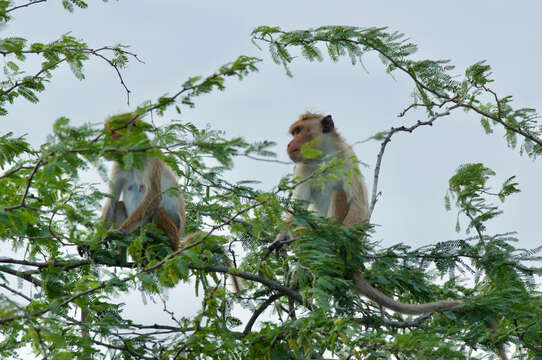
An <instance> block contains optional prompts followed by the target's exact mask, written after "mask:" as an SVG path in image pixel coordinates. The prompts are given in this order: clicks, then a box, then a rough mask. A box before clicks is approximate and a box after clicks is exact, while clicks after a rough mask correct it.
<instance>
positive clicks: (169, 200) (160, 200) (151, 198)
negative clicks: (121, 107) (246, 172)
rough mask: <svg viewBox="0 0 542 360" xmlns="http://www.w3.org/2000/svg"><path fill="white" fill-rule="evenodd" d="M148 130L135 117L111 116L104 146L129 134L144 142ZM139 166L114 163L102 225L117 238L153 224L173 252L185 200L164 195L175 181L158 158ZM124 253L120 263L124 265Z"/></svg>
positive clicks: (182, 223) (180, 230)
mask: <svg viewBox="0 0 542 360" xmlns="http://www.w3.org/2000/svg"><path fill="white" fill-rule="evenodd" d="M148 126H149V125H148V124H146V123H144V122H143V121H142V120H141V119H139V117H138V116H137V115H136V114H134V113H127V114H120V115H116V116H111V117H109V118H108V119H107V120H106V122H105V131H106V143H111V144H112V145H115V143H116V142H118V141H119V140H120V139H121V138H122V137H123V136H125V135H127V134H128V133H130V137H134V139H135V140H138V139H139V140H141V139H146V135H145V134H144V130H145V128H148ZM113 160H115V159H113ZM142 163H143V164H142V166H141V167H135V166H134V167H131V168H129V169H125V168H123V166H122V165H121V164H120V163H119V162H118V161H116V160H115V161H114V163H113V168H112V170H111V175H110V179H109V183H110V192H111V198H109V199H107V201H106V204H105V206H104V208H103V211H102V219H103V220H102V221H103V222H104V224H105V225H106V226H107V225H110V226H112V227H113V229H114V231H115V232H117V233H119V234H129V233H131V232H133V231H134V230H136V229H137V228H138V227H140V226H141V225H143V224H146V223H149V222H152V223H154V224H155V225H156V227H157V228H159V229H161V230H163V231H164V233H165V234H166V235H167V237H168V239H169V245H170V247H171V249H172V250H173V251H176V250H178V249H179V237H180V236H181V235H182V234H183V232H184V228H185V203H184V197H183V195H182V193H180V192H178V191H177V192H175V193H172V192H167V193H165V191H166V190H167V189H169V188H175V187H177V178H176V176H175V174H174V173H173V171H172V170H171V168H170V167H169V166H167V165H166V164H165V163H164V162H163V161H162V160H161V159H159V158H156V157H145V158H143V159H142ZM123 250H124V251H122V252H123V254H120V257H121V259H119V260H120V261H121V262H125V261H126V251H125V249H123Z"/></svg>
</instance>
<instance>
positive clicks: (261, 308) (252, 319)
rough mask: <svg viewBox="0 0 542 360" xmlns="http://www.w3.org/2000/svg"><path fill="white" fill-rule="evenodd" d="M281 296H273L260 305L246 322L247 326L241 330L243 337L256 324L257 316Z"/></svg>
mask: <svg viewBox="0 0 542 360" xmlns="http://www.w3.org/2000/svg"><path fill="white" fill-rule="evenodd" d="M281 296H283V295H282V294H274V295H272V296H271V297H270V298H269V299H267V300H265V301H264V302H263V303H261V304H260V306H259V307H258V308H257V309H256V311H254V313H253V314H252V316H251V317H250V319H249V320H248V322H247V325H246V326H245V330H243V335H244V336H246V335H248V333H249V332H250V331H251V330H252V326H253V325H254V323H255V322H256V319H258V316H260V315H261V314H262V313H263V312H264V311H265V309H267V307H268V306H269V305H271V304H272V303H274V302H275V300H277V299H279V298H280V297H281Z"/></svg>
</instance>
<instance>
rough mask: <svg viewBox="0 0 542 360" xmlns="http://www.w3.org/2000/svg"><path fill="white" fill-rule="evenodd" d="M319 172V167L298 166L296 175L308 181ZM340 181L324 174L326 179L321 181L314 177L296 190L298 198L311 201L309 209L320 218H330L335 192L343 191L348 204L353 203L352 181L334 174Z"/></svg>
mask: <svg viewBox="0 0 542 360" xmlns="http://www.w3.org/2000/svg"><path fill="white" fill-rule="evenodd" d="M316 170H317V167H312V166H307V165H306V164H304V165H303V166H299V165H297V166H296V169H295V175H296V176H298V177H300V178H301V179H306V178H308V177H310V176H312V175H313V174H314V171H316ZM334 175H336V176H337V177H338V178H339V179H338V180H337V179H331V178H327V176H326V174H324V176H323V178H324V179H319V178H317V177H314V178H313V179H310V180H308V181H306V182H304V183H302V184H300V185H299V186H298V187H297V188H296V193H297V194H296V195H297V196H296V198H298V199H300V200H309V201H310V204H309V207H308V209H309V210H311V211H313V212H314V213H315V214H316V215H318V216H324V217H325V216H328V211H329V207H330V203H331V196H332V192H333V190H337V189H340V190H343V191H344V193H345V195H346V200H347V202H348V203H350V202H351V201H352V198H353V194H354V191H353V189H352V185H351V184H350V181H348V180H346V179H344V178H343V176H342V175H340V174H334Z"/></svg>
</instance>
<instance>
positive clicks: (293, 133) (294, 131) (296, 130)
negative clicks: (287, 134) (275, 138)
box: [292, 126, 301, 136]
mask: <svg viewBox="0 0 542 360" xmlns="http://www.w3.org/2000/svg"><path fill="white" fill-rule="evenodd" d="M300 132H301V126H296V127H295V128H294V129H293V130H292V135H293V136H296V135H297V134H299V133H300Z"/></svg>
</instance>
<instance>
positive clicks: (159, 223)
mask: <svg viewBox="0 0 542 360" xmlns="http://www.w3.org/2000/svg"><path fill="white" fill-rule="evenodd" d="M152 222H153V223H154V224H155V225H156V227H157V228H159V229H161V230H163V231H164V232H165V233H166V235H167V237H168V239H169V245H170V246H171V250H173V251H177V250H179V229H178V228H177V225H175V222H173V220H172V219H171V216H169V214H168V213H167V211H166V209H164V208H163V207H161V208H160V209H158V211H157V212H156V214H155V215H154V217H153V220H152Z"/></svg>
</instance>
